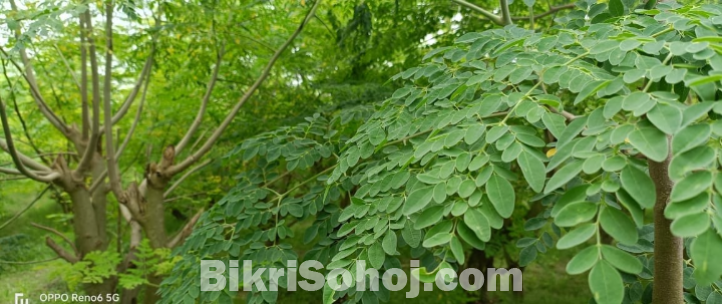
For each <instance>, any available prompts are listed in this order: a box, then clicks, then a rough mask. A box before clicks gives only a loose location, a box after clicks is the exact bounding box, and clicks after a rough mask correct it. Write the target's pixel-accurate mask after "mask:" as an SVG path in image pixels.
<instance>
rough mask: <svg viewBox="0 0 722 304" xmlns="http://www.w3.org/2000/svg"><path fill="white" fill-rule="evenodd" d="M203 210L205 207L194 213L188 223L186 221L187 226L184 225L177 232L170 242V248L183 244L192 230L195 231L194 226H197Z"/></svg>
mask: <svg viewBox="0 0 722 304" xmlns="http://www.w3.org/2000/svg"><path fill="white" fill-rule="evenodd" d="M203 211H204V209H203V208H201V209H200V210H198V212H196V214H195V215H193V217H192V218H191V219H190V220H189V221H188V223H186V224H185V226H183V229H181V230H180V231H179V232H178V234H176V236H175V237H173V239H172V240H171V241H170V242H168V248H174V247H176V246H178V245H180V244H182V243H183V241H184V240H185V239H186V238H187V237H188V236H189V235H191V232H193V226H195V224H196V222H198V219H199V218H200V217H201V215H202V214H203Z"/></svg>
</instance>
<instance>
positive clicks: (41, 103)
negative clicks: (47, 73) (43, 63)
mask: <svg viewBox="0 0 722 304" xmlns="http://www.w3.org/2000/svg"><path fill="white" fill-rule="evenodd" d="M10 9H11V10H12V11H13V12H16V13H17V11H18V7H17V4H16V3H15V0H10ZM15 38H16V39H18V38H20V29H17V30H15ZM0 51H2V53H3V54H4V55H5V56H6V57H8V59H10V62H12V63H13V65H14V66H15V68H16V69H18V72H20V74H22V75H23V78H25V81H27V83H28V85H29V86H30V93H31V94H30V95H32V96H33V99H34V100H35V103H36V104H37V105H38V107H39V108H40V112H41V113H42V114H43V115H44V116H45V118H46V119H47V120H48V121H49V122H50V124H52V125H53V126H54V127H55V128H57V129H58V130H59V131H60V133H62V134H63V135H65V136H68V135H69V134H70V133H69V131H70V130H69V129H68V126H66V125H65V124H64V123H63V121H62V120H60V118H58V116H57V115H55V113H54V112H53V110H51V109H50V107H49V106H48V104H47V103H46V102H45V99H44V98H43V96H42V95H41V94H40V89H39V88H38V83H37V81H36V80H35V73H34V72H33V66H32V64H31V63H30V60H29V59H28V54H27V52H26V51H25V49H24V48H21V49H20V59H21V60H22V62H23V65H24V66H25V72H24V73H23V70H22V68H20V66H19V65H18V64H17V63H16V62H15V61H14V60H12V58H10V56H9V55H8V54H7V53H6V52H5V50H3V49H2V48H0Z"/></svg>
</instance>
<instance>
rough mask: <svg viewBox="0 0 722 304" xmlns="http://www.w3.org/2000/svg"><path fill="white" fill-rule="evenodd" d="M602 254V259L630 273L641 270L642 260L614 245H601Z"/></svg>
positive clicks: (636, 272)
mask: <svg viewBox="0 0 722 304" xmlns="http://www.w3.org/2000/svg"><path fill="white" fill-rule="evenodd" d="M602 255H603V256H604V260H606V261H607V262H609V264H611V265H612V266H614V267H615V268H617V269H619V270H621V271H624V272H626V273H631V274H638V273H640V272H642V267H643V266H642V262H640V261H639V260H638V259H637V258H635V257H634V256H633V255H631V254H629V253H627V252H625V251H622V250H620V249H618V248H616V247H612V246H609V245H602Z"/></svg>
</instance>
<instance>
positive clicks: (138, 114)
mask: <svg viewBox="0 0 722 304" xmlns="http://www.w3.org/2000/svg"><path fill="white" fill-rule="evenodd" d="M148 86H150V75H149V76H148V77H146V81H145V87H144V88H143V93H142V94H141V96H140V104H139V105H138V110H137V111H136V112H135V118H134V119H133V124H132V125H131V126H130V129H129V130H128V134H127V135H126V136H125V138H124V139H123V143H122V144H120V146H119V147H118V151H117V152H116V153H115V159H116V161H117V160H118V159H120V156H121V155H122V154H123V151H125V148H126V147H127V146H128V143H129V142H130V139H131V138H132V137H133V133H134V132H135V128H136V127H137V126H138V123H139V122H140V118H141V114H142V113H143V106H144V105H145V96H146V93H148Z"/></svg>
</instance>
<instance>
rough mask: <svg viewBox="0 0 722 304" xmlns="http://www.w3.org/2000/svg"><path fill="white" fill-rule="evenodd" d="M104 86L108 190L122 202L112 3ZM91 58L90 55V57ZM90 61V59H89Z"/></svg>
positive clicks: (109, 4) (107, 21)
mask: <svg viewBox="0 0 722 304" xmlns="http://www.w3.org/2000/svg"><path fill="white" fill-rule="evenodd" d="M105 33H106V38H105V41H106V51H105V84H104V88H103V105H104V109H103V114H104V115H103V117H104V119H105V120H104V124H105V128H104V129H105V153H106V156H105V157H106V159H107V162H108V164H107V170H108V177H109V178H110V189H111V190H112V191H113V194H115V197H116V198H117V199H118V201H123V189H122V188H121V185H120V176H119V175H118V162H116V161H115V148H114V146H113V117H112V115H113V107H112V105H111V98H110V86H111V83H110V81H111V78H112V68H113V65H112V63H113V3H112V2H111V1H107V2H106V5H105ZM91 56H92V55H91ZM91 60H92V59H91Z"/></svg>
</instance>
